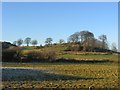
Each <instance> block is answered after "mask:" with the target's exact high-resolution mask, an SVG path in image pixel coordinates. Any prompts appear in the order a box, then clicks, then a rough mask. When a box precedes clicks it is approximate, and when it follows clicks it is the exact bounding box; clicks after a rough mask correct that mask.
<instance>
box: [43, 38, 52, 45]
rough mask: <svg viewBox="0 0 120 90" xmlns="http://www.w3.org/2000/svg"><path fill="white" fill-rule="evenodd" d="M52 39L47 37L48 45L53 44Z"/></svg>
mask: <svg viewBox="0 0 120 90" xmlns="http://www.w3.org/2000/svg"><path fill="white" fill-rule="evenodd" d="M52 41H53V39H52V38H46V40H45V43H46V44H47V45H50V44H52Z"/></svg>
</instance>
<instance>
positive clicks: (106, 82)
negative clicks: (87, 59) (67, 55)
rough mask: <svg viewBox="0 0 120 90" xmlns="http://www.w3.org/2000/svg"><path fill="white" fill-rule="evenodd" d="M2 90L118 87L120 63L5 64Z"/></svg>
mask: <svg viewBox="0 0 120 90" xmlns="http://www.w3.org/2000/svg"><path fill="white" fill-rule="evenodd" d="M2 75H3V77H2V80H3V82H2V88H108V89H109V88H113V89H115V88H118V65H117V64H116V63H100V64H99V63H94V64H70V63H69V64H67V63H66V64H63V63H34V64H32V63H19V64H18V63H3V67H2Z"/></svg>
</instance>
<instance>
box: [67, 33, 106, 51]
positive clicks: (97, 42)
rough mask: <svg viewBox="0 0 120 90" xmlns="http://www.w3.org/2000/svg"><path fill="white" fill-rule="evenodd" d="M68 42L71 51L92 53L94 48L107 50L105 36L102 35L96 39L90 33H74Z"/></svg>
mask: <svg viewBox="0 0 120 90" xmlns="http://www.w3.org/2000/svg"><path fill="white" fill-rule="evenodd" d="M68 42H69V43H71V44H72V45H70V46H71V47H70V46H69V49H70V48H72V50H74V49H75V50H83V51H94V50H95V48H101V49H108V44H107V36H106V35H104V34H103V35H101V36H99V38H98V39H96V38H95V37H94V34H93V33H92V32H90V31H81V32H75V33H74V34H72V35H70V36H69V38H68Z"/></svg>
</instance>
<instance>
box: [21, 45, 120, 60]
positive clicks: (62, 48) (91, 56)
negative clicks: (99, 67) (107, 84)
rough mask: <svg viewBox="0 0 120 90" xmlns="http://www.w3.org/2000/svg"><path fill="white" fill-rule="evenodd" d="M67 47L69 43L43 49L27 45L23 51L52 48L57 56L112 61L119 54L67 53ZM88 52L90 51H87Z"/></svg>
mask: <svg viewBox="0 0 120 90" xmlns="http://www.w3.org/2000/svg"><path fill="white" fill-rule="evenodd" d="M66 48H67V45H52V46H50V47H44V48H41V49H34V47H26V48H25V49H24V50H23V53H26V52H29V51H33V50H35V51H41V50H42V51H48V50H52V51H55V52H56V54H57V58H63V59H77V60H84V59H90V60H104V59H107V60H112V61H118V56H117V55H113V54H107V55H106V54H105V55H104V54H103V55H102V54H97V55H94V53H91V52H90V54H88V55H84V54H83V55H82V53H85V52H79V53H80V54H79V55H78V54H74V53H77V52H75V51H74V52H72V53H66V52H65V50H66ZM86 53H88V52H86Z"/></svg>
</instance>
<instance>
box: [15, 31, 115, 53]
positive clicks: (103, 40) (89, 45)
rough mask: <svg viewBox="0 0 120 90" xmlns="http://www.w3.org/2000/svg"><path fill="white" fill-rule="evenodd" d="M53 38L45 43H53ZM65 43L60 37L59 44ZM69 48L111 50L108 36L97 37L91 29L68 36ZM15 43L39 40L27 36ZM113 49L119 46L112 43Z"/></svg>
mask: <svg viewBox="0 0 120 90" xmlns="http://www.w3.org/2000/svg"><path fill="white" fill-rule="evenodd" d="M52 41H53V39H52V38H46V40H45V45H48V46H49V45H52ZM63 43H65V40H63V39H60V40H59V44H63ZM67 43H68V44H69V45H68V50H71V51H97V50H98V51H99V50H105V49H107V50H109V46H108V42H107V36H106V35H104V34H103V35H101V36H99V37H98V39H96V38H95V37H94V34H93V33H92V32H90V31H81V32H75V33H73V34H72V35H70V36H69V37H68V40H67ZM13 44H14V45H17V46H21V45H22V44H26V45H27V46H29V45H30V44H31V45H33V46H36V45H37V44H38V41H37V40H31V38H30V37H27V38H25V40H22V39H18V40H17V41H14V42H13ZM111 49H112V50H113V51H117V47H116V44H115V43H112V47H111Z"/></svg>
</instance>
